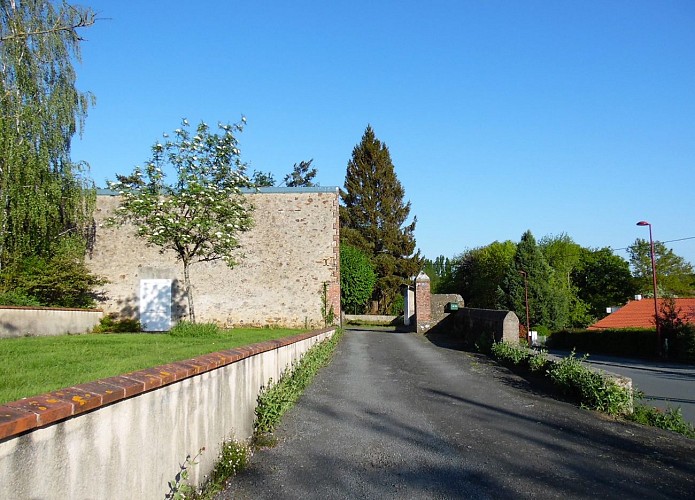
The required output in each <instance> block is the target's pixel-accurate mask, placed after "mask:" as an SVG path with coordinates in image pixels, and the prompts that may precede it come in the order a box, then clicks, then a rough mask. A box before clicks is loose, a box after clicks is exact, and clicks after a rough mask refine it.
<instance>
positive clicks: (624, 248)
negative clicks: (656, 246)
mask: <svg viewBox="0 0 695 500" xmlns="http://www.w3.org/2000/svg"><path fill="white" fill-rule="evenodd" d="M685 240H695V236H688V237H687V238H678V239H675V240H666V241H654V243H673V242H675V241H685ZM628 248H630V247H623V248H611V250H627V249H628Z"/></svg>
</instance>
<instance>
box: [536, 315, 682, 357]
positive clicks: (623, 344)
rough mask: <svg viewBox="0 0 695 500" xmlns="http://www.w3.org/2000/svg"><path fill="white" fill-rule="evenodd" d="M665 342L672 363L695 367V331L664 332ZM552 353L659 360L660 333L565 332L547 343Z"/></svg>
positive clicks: (665, 330)
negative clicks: (568, 351) (572, 351)
mask: <svg viewBox="0 0 695 500" xmlns="http://www.w3.org/2000/svg"><path fill="white" fill-rule="evenodd" d="M662 337H663V338H662V342H663V341H664V340H668V349H665V354H666V355H667V356H668V358H669V359H672V360H675V361H680V362H683V363H695V327H694V326H693V325H688V324H686V325H683V326H681V327H679V328H676V329H673V330H668V329H667V328H664V329H663V330H662ZM546 347H548V348H550V349H566V350H572V349H574V350H577V351H581V352H590V353H592V354H613V355H616V356H627V357H637V358H655V357H657V352H656V330H645V329H636V328H631V329H621V330H561V331H559V332H555V333H553V334H552V335H550V337H548V339H547V340H546Z"/></svg>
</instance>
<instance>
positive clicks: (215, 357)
mask: <svg viewBox="0 0 695 500" xmlns="http://www.w3.org/2000/svg"><path fill="white" fill-rule="evenodd" d="M333 329H334V328H324V329H322V330H314V331H312V332H307V333H302V334H299V335H295V336H292V337H285V338H282V339H276V340H267V341H265V342H259V343H258V344H251V345H247V346H243V347H236V348H234V349H227V350H225V351H219V352H213V353H210V354H204V355H202V356H198V357H196V358H192V359H186V360H184V361H177V362H174V363H169V364H167V365H162V366H156V367H154V368H147V369H145V370H139V371H135V372H130V373H125V374H123V375H118V376H116V377H109V378H105V379H101V380H97V381H95V382H87V383H85V384H79V385H76V386H73V387H68V388H66V389H60V390H58V391H53V392H49V393H47V394H40V395H38V396H32V397H29V398H24V399H20V400H19V401H13V402H11V403H7V404H4V405H0V440H4V439H7V438H11V437H14V436H16V435H18V434H21V433H23V432H26V431H30V430H32V429H37V428H39V427H44V426H47V425H49V424H53V423H56V422H59V421H61V420H65V419H68V418H70V417H74V416H77V415H80V414H82V413H86V412H89V411H91V410H94V409H97V408H99V407H101V406H106V405H109V404H111V403H115V402H117V401H120V400H123V399H127V398H130V397H132V396H137V395H138V394H142V393H145V392H148V391H151V390H153V389H157V388H158V387H163V386H165V385H169V384H172V383H174V382H178V381H179V380H183V379H185V378H188V377H193V376H194V375H199V374H201V373H205V372H207V371H211V370H214V369H216V368H220V367H222V366H226V365H229V364H231V363H234V362H236V361H240V360H242V359H245V358H249V357H251V356H254V355H256V354H261V353H264V352H267V351H272V350H273V349H278V348H280V347H285V346H287V345H291V344H294V343H297V342H301V341H302V340H306V339H310V338H312V337H316V336H317V335H321V334H322V333H325V332H329V331H331V330H333Z"/></svg>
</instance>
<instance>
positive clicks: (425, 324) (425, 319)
mask: <svg viewBox="0 0 695 500" xmlns="http://www.w3.org/2000/svg"><path fill="white" fill-rule="evenodd" d="M431 326H432V297H431V292H430V278H429V276H427V275H426V274H425V273H424V272H422V271H421V272H420V274H418V275H417V278H415V331H416V332H418V333H425V332H426V331H427V330H429V329H430V328H431Z"/></svg>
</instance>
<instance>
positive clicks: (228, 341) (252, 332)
mask: <svg viewBox="0 0 695 500" xmlns="http://www.w3.org/2000/svg"><path fill="white" fill-rule="evenodd" d="M302 331H303V330H289V329H233V330H217V331H211V332H210V333H209V334H207V335H189V336H186V335H176V334H174V335H169V334H159V333H157V334H154V333H138V334H135V333H132V334H101V335H96V334H92V335H89V334H88V335H67V336H58V337H22V338H12V339H1V340H0V404H2V403H6V402H8V401H15V400H17V399H21V398H24V397H28V396H34V395H37V394H42V393H45V392H50V391H54V390H58V389H63V388H65V387H70V386H72V385H75V384H81V383H85V382H91V381H94V380H98V379H101V378H106V377H111V376H115V375H121V374H123V373H127V372H131V371H134V370H142V369H145V368H151V367H153V366H158V365H162V364H166V363H171V362H173V361H181V360H183V359H189V358H193V357H195V356H200V355H202V354H208V353H211V352H215V351H222V350H225V349H231V348H233V347H239V346H243V345H248V344H254V343H256V342H262V341H265V340H272V339H277V338H282V337H288V336H290V335H296V334H298V333H301V332H302ZM175 333H176V332H175Z"/></svg>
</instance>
